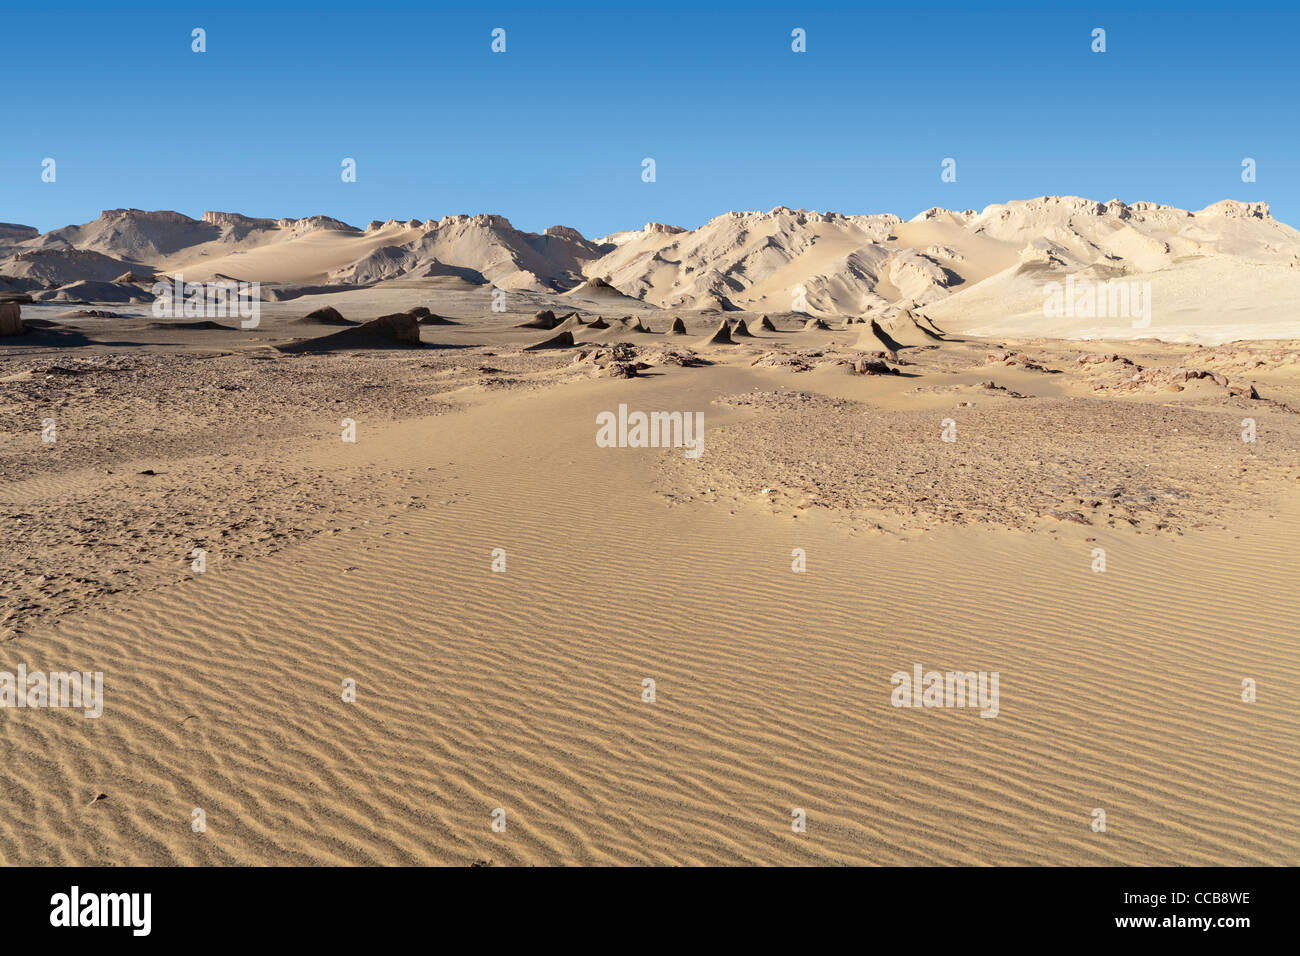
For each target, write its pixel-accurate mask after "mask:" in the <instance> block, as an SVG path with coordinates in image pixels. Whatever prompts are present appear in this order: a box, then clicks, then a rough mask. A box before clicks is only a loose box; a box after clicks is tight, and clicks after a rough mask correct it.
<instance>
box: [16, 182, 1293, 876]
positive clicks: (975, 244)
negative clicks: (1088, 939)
mask: <svg viewBox="0 0 1300 956" xmlns="http://www.w3.org/2000/svg"><path fill="white" fill-rule="evenodd" d="M34 233H35V231H34V230H30V231H24V230H23V228H22V227H16V226H15V227H0V255H4V256H6V258H2V259H0V297H7V298H8V299H9V300H11V301H13V302H14V304H15V305H16V306H17V307H18V308H19V309H20V310H21V318H20V320H19V321H21V323H22V327H21V330H20V331H18V332H17V334H13V335H8V336H6V337H4V338H0V421H2V422H3V426H4V427H3V430H2V433H0V473H2V475H3V486H2V487H3V491H2V492H0V506H2V508H3V514H4V518H5V520H4V522H3V525H0V528H2V529H3V530H0V541H2V544H0V555H3V557H2V558H0V571H2V572H3V575H4V580H5V582H6V588H5V591H4V594H3V600H2V603H0V671H5V672H14V671H16V669H17V668H18V666H19V665H20V664H21V665H23V666H24V667H25V668H26V669H27V670H28V671H78V672H102V674H103V712H102V715H100V716H98V717H94V718H88V717H86V716H85V715H84V714H83V713H82V712H81V711H79V710H73V709H68V708H63V709H57V708H48V709H38V708H15V707H3V708H0V747H3V760H0V780H2V781H3V784H4V789H5V799H4V800H3V801H0V861H3V862H5V863H9V864H88V865H133V864H186V865H194V864H197V865H224V864H271V865H283V864H324V865H355V864H447V865H489V864H490V865H530V864H538V865H583V864H672V865H691V864H814V865H822V864H831V865H873V864H881V865H931V864H939V865H954V864H956V865H992V864H1011V865H1046V864H1082V865H1104V864H1126V865H1221V864H1267V865H1295V864H1296V863H1298V862H1300V799H1298V798H1297V793H1298V792H1300V744H1297V729H1300V721H1298V719H1297V717H1298V712H1297V702H1296V701H1297V688H1298V687H1300V612H1297V601H1296V584H1297V573H1296V560H1295V555H1296V552H1297V547H1298V546H1300V455H1298V454H1297V452H1298V451H1300V417H1298V415H1297V413H1298V412H1300V322H1298V321H1297V305H1300V234H1298V233H1297V232H1296V231H1295V230H1294V229H1291V228H1290V227H1289V226H1286V225H1284V224H1281V223H1278V222H1276V221H1275V220H1273V219H1272V218H1271V216H1270V215H1269V213H1268V210H1267V208H1266V207H1262V205H1261V204H1242V203H1221V204H1216V205H1215V206H1212V207H1208V208H1207V209H1205V210H1200V211H1197V212H1189V211H1184V210H1176V209H1172V207H1167V206H1157V205H1155V204H1152V203H1141V204H1134V205H1131V206H1126V205H1125V204H1122V203H1118V202H1117V201H1116V202H1112V203H1094V202H1091V201H1088V200H1080V199H1073V198H1071V197H1044V198H1042V199H1037V200H1030V201H1023V202H1012V203H1007V204H1005V205H1000V206H996V207H989V209H986V210H984V211H983V212H975V211H973V210H972V211H966V212H951V211H947V210H937V209H936V210H928V211H927V212H925V213H922V214H921V215H920V216H917V217H915V218H914V219H912V220H909V221H904V220H902V219H899V218H898V217H892V216H871V217H845V216H837V215H836V214H831V213H827V214H818V213H808V212H806V211H804V210H789V209H784V208H778V209H776V210H773V211H772V212H770V213H729V214H726V215H724V216H720V217H718V219H715V220H712V221H711V222H710V223H708V224H706V225H705V226H702V227H700V228H699V229H697V230H683V229H677V228H676V227H669V226H662V225H657V224H653V223H652V224H649V225H647V227H646V228H645V229H642V230H634V231H630V232H628V233H620V234H616V235H614V236H609V237H603V238H601V239H598V240H588V239H585V238H584V237H582V236H581V234H579V233H577V232H576V231H575V230H570V229H566V228H565V227H556V228H555V229H554V230H547V232H546V233H545V234H544V235H535V234H531V233H521V232H519V231H517V230H515V229H514V228H513V227H512V226H510V224H509V223H508V222H506V221H505V220H503V219H501V218H500V217H495V216H475V217H469V216H462V217H448V218H447V219H444V220H439V221H434V220H429V221H427V222H421V221H418V220H409V221H393V220H389V221H387V222H375V223H371V224H370V226H369V227H366V228H365V229H361V228H353V227H350V226H347V225H346V224H342V223H334V222H333V221H329V220H323V219H321V220H319V221H311V220H279V221H276V220H252V219H248V218H246V217H242V216H236V215H234V214H225V213H211V214H207V215H205V216H204V217H203V219H201V220H194V219H189V218H188V217H184V216H180V215H179V214H176V213H142V212H140V211H138V210H110V211H109V212H106V213H105V214H104V215H103V216H102V217H100V219H99V220H96V221H95V222H92V223H89V224H86V225H85V226H77V227H68V229H67V230H60V231H56V232H55V233H48V234H44V235H37V234H34ZM177 275H183V276H184V279H185V281H189V282H210V281H213V280H230V281H247V282H258V283H259V284H260V285H261V295H262V298H260V299H259V307H258V316H257V321H256V324H255V325H254V326H253V327H247V328H245V327H241V317H240V316H239V315H235V316H221V315H217V316H210V315H193V314H190V315H187V314H184V313H183V312H182V314H178V315H168V316H163V317H160V316H159V315H158V314H157V313H156V310H155V308H154V302H155V301H156V295H155V293H154V292H153V291H151V290H153V289H154V288H155V283H156V282H157V281H158V280H159V279H160V278H171V277H174V276H177ZM1067 277H1068V281H1069V282H1070V283H1071V284H1072V285H1073V284H1077V283H1082V284H1088V283H1092V284H1093V286H1094V287H1095V288H1098V289H1101V288H1105V287H1107V286H1106V285H1105V284H1107V283H1116V282H1123V283H1128V284H1130V287H1131V288H1133V289H1139V288H1140V289H1143V290H1144V293H1143V294H1144V295H1145V296H1146V298H1145V306H1144V308H1146V309H1147V311H1146V312H1145V314H1143V313H1142V312H1141V311H1140V310H1139V312H1138V314H1136V315H1133V316H1130V315H1127V314H1125V315H1120V316H1114V315H1109V316H1105V315H1102V316H1099V315H1096V314H1089V315H1086V316H1085V315H1070V314H1059V315H1048V314H1046V311H1047V310H1045V309H1044V306H1043V302H1044V289H1045V288H1046V287H1048V286H1049V285H1050V284H1051V283H1053V282H1055V283H1059V284H1061V285H1062V286H1064V284H1065V283H1066V282H1067ZM1143 283H1146V285H1145V286H1143V285H1142V284H1143ZM1135 294H1136V293H1135ZM620 406H625V409H626V410H630V411H631V412H636V411H642V412H646V413H652V412H663V413H681V415H683V416H686V415H691V416H694V415H696V414H699V415H700V416H701V420H702V423H703V427H702V431H701V432H700V433H699V434H698V436H697V437H698V438H699V439H700V441H699V443H698V446H697V447H695V448H694V449H692V448H690V447H685V446H671V445H670V447H636V445H637V444H638V443H637V442H635V441H631V442H624V443H622V444H623V445H624V447H617V444H618V443H616V447H607V445H608V444H609V443H608V442H601V441H599V440H598V434H599V424H598V423H599V422H600V421H601V416H602V415H611V414H612V415H615V416H617V415H618V414H619V411H618V410H619V409H620ZM51 423H52V429H53V432H52V434H53V438H52V439H51ZM688 452H691V454H688ZM696 452H698V453H696ZM200 554H201V556H202V560H201V561H200V560H199V559H198V557H197V556H198V555H200ZM196 562H197V563H196ZM917 665H919V666H920V667H921V668H923V669H924V670H926V671H929V670H936V671H943V672H946V671H954V670H955V671H962V672H966V671H977V672H996V673H997V674H998V675H999V680H1000V684H999V687H1000V699H999V701H998V706H997V712H996V714H995V715H987V717H986V716H981V713H980V712H979V710H978V709H972V708H960V707H958V708H951V707H910V706H909V707H900V706H896V703H897V699H896V695H895V693H894V692H895V684H894V682H893V681H892V678H893V677H894V675H896V674H898V673H899V672H903V673H911V672H912V671H913V668H914V666H917ZM349 687H350V688H351V693H350V694H349V692H348V688H349ZM1247 687H1249V690H1247ZM197 810H201V811H202V818H203V820H204V827H203V829H202V830H201V831H200V830H196V829H195V827H194V825H193V824H194V820H195V811H197ZM1098 810H1101V811H1104V820H1105V826H1104V829H1098V828H1097V826H1096V821H1097V819H1098V817H1097V811H1098ZM502 823H503V824H504V825H503V826H502ZM800 824H801V825H800Z"/></svg>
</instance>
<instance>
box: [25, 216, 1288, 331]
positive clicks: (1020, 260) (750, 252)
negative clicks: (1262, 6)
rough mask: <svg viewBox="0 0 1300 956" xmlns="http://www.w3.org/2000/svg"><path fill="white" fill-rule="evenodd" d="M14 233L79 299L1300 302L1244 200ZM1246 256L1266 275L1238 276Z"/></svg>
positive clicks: (1216, 318)
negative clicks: (1081, 292) (387, 286)
mask: <svg viewBox="0 0 1300 956" xmlns="http://www.w3.org/2000/svg"><path fill="white" fill-rule="evenodd" d="M4 241H5V242H6V243H8V244H7V245H5V246H4V247H3V248H0V252H4V253H8V254H9V255H8V258H6V259H3V260H0V280H3V281H4V282H5V283H8V284H9V287H10V288H13V289H14V291H22V292H27V291H34V292H35V293H36V294H38V295H42V296H46V297H49V298H58V299H60V300H62V301H69V300H76V301H93V300H94V298H95V296H96V295H99V296H101V297H102V298H103V300H104V301H118V302H125V301H136V300H137V299H138V298H139V297H141V296H142V295H144V294H145V293H146V292H147V290H144V289H143V288H141V287H139V286H137V287H129V286H123V287H122V288H120V289H118V290H116V291H113V290H109V289H107V288H101V289H79V290H78V289H69V288H67V287H68V286H69V285H70V284H71V283H76V282H86V281H93V282H111V281H113V280H115V279H116V278H117V277H118V276H120V275H122V274H123V273H124V272H129V271H133V270H134V271H137V272H140V273H142V274H149V273H151V272H152V271H154V270H157V271H159V272H165V273H167V274H176V273H180V274H183V275H184V276H185V277H186V278H187V279H189V280H190V281H204V280H207V279H211V278H213V277H214V276H218V275H224V276H229V277H233V278H235V279H237V280H240V281H249V282H253V281H256V282H260V283H263V284H266V285H267V286H268V288H267V289H266V290H264V293H265V296H266V297H267V298H269V299H275V298H280V297H287V296H291V295H300V294H302V291H301V289H300V287H306V288H308V289H312V288H315V289H319V290H323V288H324V287H327V286H333V287H336V288H348V287H357V286H368V285H373V284H376V283H381V284H382V283H389V282H400V281H410V280H413V279H428V278H437V279H439V280H441V281H444V282H448V283H454V284H456V285H455V287H456V288H461V289H472V288H487V287H492V288H498V289H502V290H509V291H513V292H531V293H563V294H564V295H565V296H566V297H567V298H570V299H573V300H575V301H577V302H582V303H586V304H588V305H590V306H591V307H592V310H593V311H599V310H600V309H602V308H603V309H608V310H611V311H612V310H613V309H615V308H620V307H623V306H626V307H627V308H628V310H633V309H635V310H644V309H656V308H669V309H677V310H718V311H734V310H754V311H787V310H789V311H803V312H806V313H807V314H810V315H812V316H815V317H820V318H831V317H836V318H843V317H845V316H859V315H863V314H874V313H877V312H880V311H885V310H889V309H897V308H900V307H903V306H907V307H910V308H913V309H918V308H919V309H921V310H923V311H925V312H926V313H927V314H929V315H931V316H932V317H933V318H935V319H936V320H939V321H940V322H941V323H942V324H945V325H947V326H948V327H950V328H952V329H954V330H956V331H971V332H975V331H978V332H979V333H980V334H983V335H999V334H1016V335H1022V336H1032V335H1049V336H1057V337H1062V336H1069V337H1075V338H1096V337H1111V338H1114V337H1121V336H1124V335H1126V334H1127V335H1128V337H1135V338H1136V337H1141V336H1142V334H1148V333H1146V332H1145V330H1146V329H1148V328H1157V329H1159V330H1160V333H1161V334H1162V335H1163V336H1164V337H1166V338H1170V339H1181V340H1184V341H1191V340H1196V339H1198V338H1199V339H1200V340H1204V341H1209V340H1211V339H1212V340H1214V341H1215V342H1222V341H1230V340H1231V339H1232V338H1259V337H1287V336H1288V335H1289V334H1290V332H1289V330H1290V325H1289V324H1288V323H1289V322H1290V321H1291V312H1290V309H1289V306H1290V303H1292V302H1294V301H1296V299H1297V298H1300V233H1297V231H1296V230H1295V229H1293V228H1291V227H1290V226H1287V225H1284V224H1282V223H1280V222H1277V221H1276V220H1274V219H1273V218H1272V216H1271V215H1270V213H1269V210H1268V206H1267V205H1266V204H1264V203H1242V202H1234V201H1230V200H1224V201H1222V202H1218V203H1214V204H1212V205H1210V206H1207V207H1206V208H1205V209H1202V210H1199V211H1195V212H1191V211H1187V210H1182V209H1176V208H1174V207H1171V206H1162V205H1159V204H1156V203H1150V202H1135V203H1130V204H1125V203H1122V202H1120V201H1118V200H1111V201H1110V202H1106V203H1101V202H1095V201H1093V200H1088V199H1080V198H1077V197H1072V196H1045V197H1040V198H1037V199H1030V200H1017V201H1013V202H1008V203H1000V204H995V205H991V206H988V207H987V208H985V209H984V210H983V211H979V212H977V211H975V210H966V211H964V212H954V211H950V210H944V209H939V208H937V207H936V208H933V209H929V210H926V211H925V212H923V213H921V214H919V215H917V216H915V217H913V218H912V219H911V220H910V221H904V220H903V219H901V218H899V217H898V216H895V215H891V214H881V215H871V216H856V215H841V214H839V213H835V212H825V213H818V212H808V211H807V210H802V209H799V210H792V209H788V208H786V207H781V206H779V207H777V208H775V209H773V210H771V211H770V212H766V213H763V212H730V213H726V214H724V215H722V216H718V217H716V218H714V219H712V220H710V221H709V222H707V223H705V224H704V225H703V226H700V227H699V228H698V229H692V230H688V229H682V228H677V227H667V226H663V225H661V224H656V223H650V224H647V226H646V227H645V228H644V229H642V230H636V231H627V232H621V233H617V234H614V235H613V236H607V237H604V238H603V239H601V240H597V241H594V242H593V241H590V240H587V239H585V238H584V237H583V236H582V235H581V234H579V233H578V232H577V231H576V230H573V229H570V228H568V227H564V226H554V227H551V228H550V229H547V230H546V231H545V232H544V233H542V234H537V233H528V232H523V231H521V230H518V229H516V228H515V227H514V226H512V225H511V224H510V222H509V221H508V220H506V219H505V218H503V217H501V216H493V215H476V216H464V215H462V216H447V217H444V218H443V219H440V220H432V219H431V220H426V221H421V220H416V219H411V220H404V221H402V220H388V221H386V222H379V221H376V222H372V223H371V224H370V225H369V226H368V227H367V228H366V229H365V230H360V229H356V228H354V227H352V226H349V225H347V224H346V223H341V222H338V221H337V220H333V219H329V218H328V217H321V216H317V217H312V218H309V219H294V220H291V219H278V220H274V219H252V218H249V217H246V216H241V215H239V214H235V213H218V212H209V213H205V214H204V216H203V218H202V219H201V220H195V219H189V218H188V217H186V216H182V215H180V214H178V213H174V212H143V211H141V210H133V209H131V210H121V209H119V210H108V211H106V212H105V213H104V214H103V215H102V216H101V217H100V218H99V219H97V220H94V221H93V222H91V223H87V224H85V225H84V226H68V227H66V228H64V229H61V230H55V231H54V232H51V233H48V234H45V235H37V236H33V235H31V231H30V230H28V229H26V228H25V227H18V226H11V227H9V232H8V233H7V234H6V237H4ZM1243 273H1244V274H1249V275H1250V276H1251V281H1250V282H1248V283H1242V282H1239V281H1236V276H1238V275H1239V274H1243ZM1067 276H1070V277H1075V278H1077V279H1078V280H1079V281H1081V282H1088V283H1103V284H1104V283H1110V282H1117V281H1122V282H1126V283H1136V284H1143V283H1150V286H1151V298H1152V302H1153V305H1152V315H1151V316H1150V319H1151V320H1152V321H1153V322H1154V323H1155V324H1154V325H1150V324H1146V323H1144V324H1141V325H1139V326H1137V327H1133V326H1131V324H1130V318H1129V317H1128V316H1124V317H1120V318H1112V319H1107V318H1106V317H1102V318H1100V319H1084V318H1076V317H1074V316H1073V315H1072V316H1069V317H1060V318H1053V317H1051V316H1048V315H1047V314H1045V312H1044V302H1045V299H1046V289H1047V288H1048V287H1049V285H1050V284H1051V283H1054V282H1062V281H1064V280H1065V279H1066V277H1067ZM19 285H21V287H19ZM1211 286H1213V287H1216V288H1217V287H1225V288H1227V289H1228V290H1229V291H1228V293H1227V297H1226V298H1225V299H1216V300H1215V301H1214V302H1213V303H1212V304H1211V303H1210V302H1209V301H1208V300H1207V299H1206V298H1205V296H1203V295H1201V294H1199V293H1200V290H1201V289H1204V288H1206V287H1211ZM447 288H448V289H451V288H453V286H450V285H449V286H447ZM142 301H149V300H148V298H147V297H145V298H143V299H142ZM1135 328H1136V330H1137V333H1138V334H1131V333H1132V331H1133V329H1135Z"/></svg>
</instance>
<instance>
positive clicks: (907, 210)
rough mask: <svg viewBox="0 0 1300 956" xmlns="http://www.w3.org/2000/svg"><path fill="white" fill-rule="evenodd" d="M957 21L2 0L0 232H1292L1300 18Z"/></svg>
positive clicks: (905, 13) (1297, 201)
mask: <svg viewBox="0 0 1300 956" xmlns="http://www.w3.org/2000/svg"><path fill="white" fill-rule="evenodd" d="M972 6H975V5H974V4H965V3H948V2H942V0H928V2H915V3H914V2H910V0H904V2H899V3H873V2H865V0H858V2H843V3H830V4H814V3H806V4H805V3H789V2H787V3H781V4H777V3H766V2H762V0H755V2H744V3H727V4H719V5H710V7H709V8H708V9H703V8H701V5H699V4H695V3H679V2H669V0H647V2H636V3H631V2H630V3H624V2H622V0H618V2H617V3H608V2H607V3H600V4H597V3H565V2H562V0H561V2H556V3H551V2H532V3H515V2H501V3H495V4H485V5H482V6H479V5H475V6H473V7H471V6H470V5H468V4H451V3H441V2H436V0H424V2H420V3H385V2H368V3H360V2H351V3H347V4H337V3H333V2H331V0H322V2H320V3H312V4H285V3H276V2H274V0H271V2H263V3H243V2H241V0H228V2H220V3H216V2H214V3H193V4H191V3H184V2H169V3H156V4H148V3H143V4H142V3H131V2H129V0H126V2H125V3H123V4H114V3H104V2H102V0H95V2H93V3H90V2H81V3H69V4H57V3H51V4H46V3H21V4H10V5H8V6H7V8H6V11H5V14H4V21H3V34H4V37H5V41H6V42H5V43H4V73H5V76H6V77H7V79H8V81H9V95H8V96H7V97H6V102H7V106H8V109H7V113H8V116H7V117H6V121H5V131H4V135H3V137H2V138H0V183H3V189H0V221H9V222H19V223H26V224H28V225H33V226H36V227H38V228H40V229H42V230H48V229H51V228H56V227H59V226H63V225H66V224H68V223H72V222H84V221H86V220H89V219H92V218H94V217H95V216H97V215H98V214H99V211H100V210H101V209H103V208H113V207H121V206H135V207H139V208H144V209H175V210H178V211H180V212H183V213H187V214H189V215H192V216H198V215H200V214H201V213H202V212H203V211H204V210H205V209H218V210H225V211H234V212H242V213H245V214H248V215H253V216H273V217H274V216H295V217H297V216H308V215H313V214H325V215H330V216H335V217H337V218H340V219H344V220H347V221H349V222H352V223H354V224H357V225H363V226H364V225H365V223H366V222H368V221H369V220H371V219H387V218H390V217H392V218H398V219H408V218H421V219H424V218H430V217H433V218H437V217H440V216H443V215H447V214H451V213H478V212H495V213H500V214H502V215H505V216H507V217H509V218H510V219H511V221H512V222H514V224H515V225H516V226H519V227H520V228H524V229H530V230H541V229H543V228H545V227H547V226H550V225H553V224H557V223H560V224H565V225H570V226H574V227H576V228H578V229H579V230H581V231H582V232H583V233H584V234H586V235H588V236H595V235H599V234H603V233H606V232H610V231H613V230H616V229H625V228H639V227H640V226H641V225H642V224H644V223H645V222H646V221H648V220H654V221H659V222H669V223H674V224H678V225H683V226H687V227H694V226H697V225H699V224H700V223H702V222H704V221H706V220H707V219H709V218H712V217H713V216H715V215H717V214H719V213H721V212H724V211H726V210H729V209H770V208H771V207H773V206H776V205H786V206H791V207H800V206H802V207H805V208H808V209H818V210H825V209H833V210H836V211H839V212H846V213H870V212H894V213H897V214H899V215H901V216H903V217H904V218H907V217H910V216H912V215H914V214H915V213H917V212H919V211H921V210H922V209H925V208H927V207H929V206H933V205H942V206H947V207H949V208H956V209H964V208H982V207H984V206H985V205H987V204H988V203H992V202H1002V201H1005V200H1008V199H1021V198H1028V197H1032V196H1038V195H1043V194H1051V193H1062V194H1074V195H1082V196H1087V197H1090V198H1093V199H1099V200H1107V199H1110V198H1112V197H1115V196H1118V197H1119V198H1120V199H1123V200H1125V201H1127V202H1132V201H1135V200H1140V199H1146V200H1154V201H1158V202H1164V203H1170V204H1173V205H1177V206H1182V207H1187V208H1194V209H1198V208H1200V207H1202V206H1204V205H1206V204H1207V203H1210V202H1214V201H1217V200H1219V199H1224V198H1232V199H1241V200H1264V201H1267V202H1269V203H1271V204H1272V206H1273V213H1274V215H1275V216H1277V217H1278V218H1279V219H1282V220H1283V221H1286V222H1289V223H1291V224H1292V225H1298V226H1300V175H1298V173H1300V161H1298V160H1300V123H1298V122H1297V120H1298V118H1300V117H1298V116H1297V113H1298V112H1300V110H1297V105H1296V104H1297V94H1300V66H1297V63H1298V61H1300V4H1297V3H1295V2H1292V3H1289V4H1283V3H1254V2H1252V3H1246V4H1234V5H1227V4H1217V5H1214V6H1210V5H1208V4H1202V3H1198V2H1195V0H1192V2H1188V3H1177V4H1175V3H1169V4H1142V3H1115V4H1086V5H1085V4H1071V3H1059V2H1055V0H1039V2H1035V3H1008V4H1002V5H1000V6H999V7H998V8H997V9H996V10H994V11H991V12H990V11H981V10H975V9H970V8H971V7H972ZM194 27H203V28H205V29H206V31H207V46H208V50H207V52H206V53H203V54H196V53H192V52H191V50H190V44H191V37H190V31H191V29H192V28H194ZM494 27H503V28H505V30H506V31H507V33H506V42H507V52H506V53H504V54H493V53H492V52H491V50H490V44H491V36H490V33H491V30H492V29H493V28H494ZM795 27H802V28H804V29H805V30H806V31H807V36H808V41H807V42H808V51H807V52H806V53H802V54H796V53H793V52H791V49H790V43H791V39H790V31H791V30H792V29H793V28H795ZM1094 27H1103V28H1105V30H1106V31H1107V35H1106V39H1107V52H1106V53H1104V54H1094V53H1092V52H1091V50H1090V45H1091V31H1092V29H1093V28H1094ZM47 156H48V157H53V158H54V159H55V160H56V162H57V164H58V165H57V181H56V182H55V183H52V184H50V183H42V182H41V179H40V174H41V161H42V159H43V158H45V157H47ZM647 156H649V157H653V158H654V159H655V161H656V164H657V181H656V182H655V183H644V182H642V181H641V160H642V159H643V157H647ZM1247 156H1249V157H1252V158H1254V159H1255V160H1256V161H1257V164H1258V172H1257V176H1258V179H1257V181H1256V182H1254V183H1243V182H1242V180H1241V161H1242V159H1243V157H1247ZM344 157H352V158H355V159H356V161H357V182H355V183H344V182H342V181H341V179H340V175H339V174H340V162H341V161H342V159H343V158H344ZM945 157H953V158H955V159H956V160H957V181H956V182H954V183H944V182H941V181H940V163H941V161H942V160H943V159H944V158H945Z"/></svg>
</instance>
